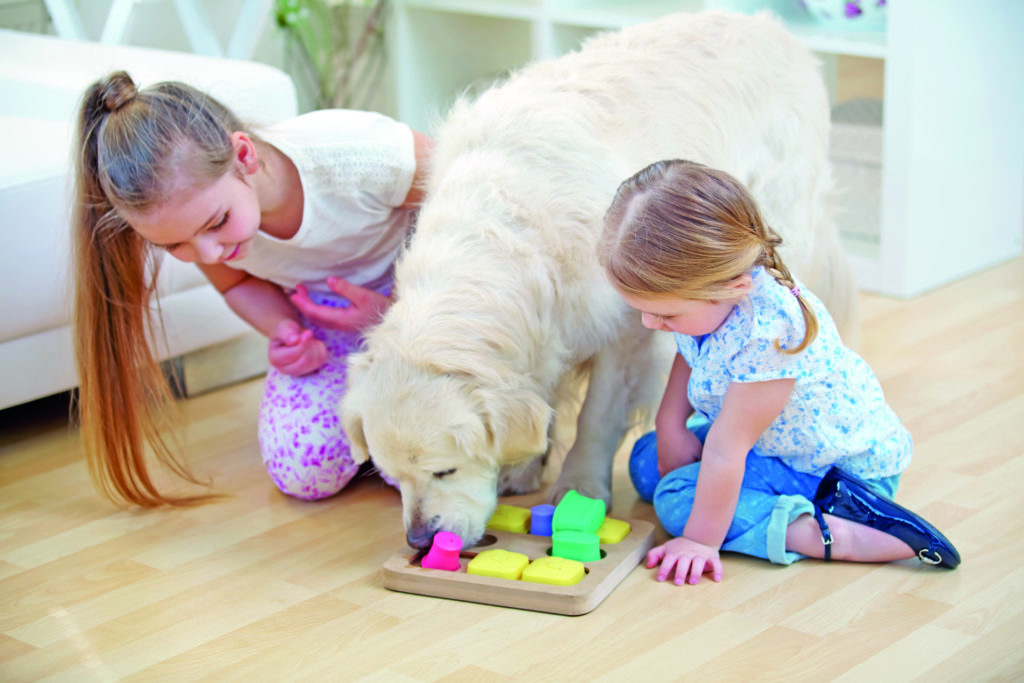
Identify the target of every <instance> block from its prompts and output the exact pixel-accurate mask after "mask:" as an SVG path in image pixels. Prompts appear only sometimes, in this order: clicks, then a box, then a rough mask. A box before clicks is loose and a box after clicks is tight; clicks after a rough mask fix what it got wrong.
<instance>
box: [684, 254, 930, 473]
mask: <svg viewBox="0 0 1024 683" xmlns="http://www.w3.org/2000/svg"><path fill="white" fill-rule="evenodd" d="M752 276H753V287H752V288H751V291H750V294H749V295H748V296H747V297H745V298H744V299H743V300H742V301H740V302H739V303H738V304H737V305H736V306H735V307H734V308H733V310H732V312H731V313H730V314H729V316H728V317H727V318H726V319H725V322H723V323H722V325H721V326H720V327H719V328H718V329H717V330H715V331H714V332H713V333H711V334H709V335H706V336H705V337H703V338H701V339H697V338H695V337H691V336H688V335H683V334H676V335H675V337H676V345H677V347H678V349H679V352H680V353H681V354H682V355H683V358H684V359H685V360H686V362H687V363H688V364H689V366H690V368H691V369H692V372H691V374H690V383H689V387H688V392H689V398H690V404H691V405H692V406H693V408H694V409H695V410H696V411H698V412H699V413H701V414H703V415H704V416H705V417H707V418H708V419H709V420H711V421H714V420H715V418H716V417H718V415H719V413H720V412H721V410H722V403H723V401H724V399H725V393H726V390H727V389H728V388H729V385H730V384H731V383H732V382H764V381H769V380H775V379H784V378H795V379H796V384H795V386H794V388H793V393H792V395H791V397H790V400H789V402H788V403H787V404H786V407H785V408H784V409H783V411H782V413H781V414H780V415H779V416H778V417H777V418H776V419H775V420H774V421H773V422H772V424H771V425H770V426H769V427H768V429H767V430H766V431H765V433H764V434H762V435H761V438H760V439H759V440H758V441H757V443H756V444H755V445H754V449H753V452H754V453H755V454H757V455H764V456H773V457H779V458H786V460H787V463H788V464H789V465H790V466H791V467H792V468H793V469H796V470H798V471H801V472H808V473H811V474H823V473H824V472H825V471H826V470H827V469H828V468H829V467H831V466H832V465H839V466H841V467H842V468H843V469H844V470H846V471H848V472H850V473H851V474H854V475H857V476H860V477H862V478H865V479H874V478H878V477H887V476H892V475H894V474H898V473H900V472H902V471H903V470H904V469H906V467H907V465H908V464H909V463H910V458H911V453H912V450H913V442H912V440H911V437H910V433H909V432H908V431H907V430H906V428H905V427H904V426H903V424H902V423H901V422H900V420H899V418H898V417H897V416H896V414H895V413H894V412H893V410H892V409H891V408H890V407H889V405H888V404H887V403H886V402H885V397H884V395H883V393H882V387H881V385H880V384H879V382H878V379H877V378H876V376H875V374H874V372H873V371H872V370H871V368H870V367H869V366H868V364H867V363H866V362H865V361H864V360H863V359H862V358H861V357H860V356H858V355H857V354H856V353H855V352H854V351H853V350H851V349H850V348H848V347H847V346H845V345H844V344H843V342H842V340H841V339H840V338H839V333H838V331H837V330H836V326H835V323H834V322H833V320H832V317H831V315H829V313H828V311H827V309H826V308H825V306H824V305H823V304H822V303H821V301H820V300H819V299H818V298H817V297H816V296H814V295H813V294H812V293H810V292H808V291H807V289H806V288H804V287H803V286H802V285H801V289H802V291H803V297H804V300H805V301H807V302H809V303H810V304H811V306H812V308H813V310H814V312H815V314H816V315H817V317H818V326H819V330H818V335H817V337H816V338H815V340H814V341H813V342H812V343H811V345H810V346H809V347H808V348H806V349H805V350H804V351H802V352H800V353H797V354H794V355H788V354H784V353H781V352H780V351H779V350H777V349H776V348H775V340H776V339H778V340H779V343H780V344H781V345H782V346H783V348H792V347H793V346H796V345H798V344H799V343H800V340H802V339H803V336H804V320H803V315H802V314H801V311H800V305H799V302H798V301H797V298H796V296H794V295H793V293H792V292H790V291H789V289H787V288H786V287H785V286H783V285H781V284H779V283H778V282H777V281H776V280H775V279H774V278H773V277H772V276H771V275H770V274H769V273H768V272H766V271H765V269H764V268H762V267H760V266H759V267H757V268H755V269H754V270H753V272H752Z"/></svg>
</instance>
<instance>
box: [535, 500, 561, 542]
mask: <svg viewBox="0 0 1024 683" xmlns="http://www.w3.org/2000/svg"><path fill="white" fill-rule="evenodd" d="M554 514H555V506H554V505H550V504H548V503H544V504H542V505H534V506H533V507H532V508H530V533H531V534H533V535H534V536H550V535H551V518H552V517H553V516H554Z"/></svg>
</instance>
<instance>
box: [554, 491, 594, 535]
mask: <svg viewBox="0 0 1024 683" xmlns="http://www.w3.org/2000/svg"><path fill="white" fill-rule="evenodd" d="M604 515H605V505H604V501H603V500H599V499H596V498H587V497H586V496H584V495H581V494H579V493H577V492H576V491H569V492H568V493H566V494H565V496H564V497H563V498H562V502H560V503H559V504H558V506H557V507H556V508H555V515H554V517H552V518H551V529H552V530H553V531H555V532H558V531H585V532H587V533H596V532H597V530H598V529H599V528H600V527H601V523H602V522H604Z"/></svg>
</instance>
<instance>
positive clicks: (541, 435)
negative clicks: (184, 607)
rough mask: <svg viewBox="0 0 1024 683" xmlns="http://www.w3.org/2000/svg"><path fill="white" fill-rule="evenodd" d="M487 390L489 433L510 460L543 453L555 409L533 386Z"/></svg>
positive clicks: (485, 404) (486, 407)
mask: <svg viewBox="0 0 1024 683" xmlns="http://www.w3.org/2000/svg"><path fill="white" fill-rule="evenodd" d="M480 391H486V392H487V394H488V395H487V396H486V397H485V400H484V402H483V403H484V406H485V412H486V426H487V431H488V434H489V435H491V437H492V438H493V439H494V441H495V444H496V446H497V447H498V448H499V449H500V450H501V451H502V453H503V454H504V455H505V458H506V461H507V462H514V461H517V460H520V459H523V458H526V457H530V456H535V455H540V454H541V453H544V452H545V451H546V450H547V448H548V423H549V422H550V421H551V415H552V412H553V411H552V409H551V406H550V405H549V404H548V402H547V401H545V400H544V399H542V398H541V397H540V396H538V395H537V394H536V393H535V392H533V391H530V390H529V389H517V390H512V391H509V390H507V389H504V390H480Z"/></svg>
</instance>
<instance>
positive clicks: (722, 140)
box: [342, 12, 854, 547]
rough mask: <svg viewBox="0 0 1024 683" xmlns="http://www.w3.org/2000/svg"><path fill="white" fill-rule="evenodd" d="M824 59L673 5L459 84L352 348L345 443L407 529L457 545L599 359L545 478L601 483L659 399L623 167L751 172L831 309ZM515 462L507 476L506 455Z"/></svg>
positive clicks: (662, 342) (766, 33)
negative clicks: (564, 49) (424, 187)
mask: <svg viewBox="0 0 1024 683" xmlns="http://www.w3.org/2000/svg"><path fill="white" fill-rule="evenodd" d="M828 127H829V112H828V102H827V98H826V93H825V89H824V84H823V82H822V79H821V75H820V73H819V66H818V63H817V61H816V60H815V59H814V58H813V56H812V55H811V53H810V52H809V51H808V50H807V49H806V48H805V47H803V46H802V45H801V44H800V43H799V42H798V41H797V40H796V39H794V38H793V37H792V36H791V35H789V34H788V33H787V32H786V31H785V30H784V28H783V27H782V26H781V25H780V24H779V23H778V22H777V21H776V20H774V19H773V18H771V17H768V16H753V17H752V16H745V15H733V14H726V13H718V12H712V13H699V14H678V15H673V16H668V17H665V18H662V19H659V20H657V21H654V22H651V23H648V24H644V25H640V26H636V27H632V28H628V29H625V30H623V31H619V32H615V33H607V34H602V35H600V36H596V37H594V38H592V39H591V40H589V41H588V42H587V43H586V44H585V45H584V46H583V47H582V49H580V50H579V51H577V52H574V53H572V54H569V55H566V56H564V57H560V58H558V59H554V60H549V61H542V62H538V63H535V64H533V65H531V66H528V67H526V68H524V69H522V70H521V71H519V72H517V73H514V74H513V75H512V76H511V77H510V78H509V79H508V80H507V81H506V82H504V83H503V84H501V85H498V86H495V87H493V88H491V89H489V90H487V91H486V92H484V93H483V94H482V95H481V96H480V97H479V98H478V99H477V100H476V101H475V102H473V103H469V102H466V101H461V102H459V103H457V104H456V106H455V107H454V109H453V111H452V112H451V113H450V115H449V116H448V119H447V121H446V122H445V123H444V124H443V126H442V128H441V129H440V131H439V134H438V135H437V148H436V154H435V157H434V160H433V167H432V178H431V181H430V184H429V187H428V192H427V200H426V202H425V203H424V205H423V207H422V210H421V212H420V215H419V222H418V227H417V230H416V233H415V235H414V236H413V238H412V240H411V242H410V244H409V246H408V249H407V251H406V252H405V253H404V255H403V256H402V257H401V259H400V261H399V263H398V265H397V269H396V289H397V293H398V298H397V301H396V302H395V304H394V305H393V306H392V307H391V309H390V310H389V311H388V312H387V314H386V315H385V317H384V318H383V320H382V322H381V323H380V324H379V325H378V326H377V327H375V328H374V329H373V330H372V331H371V332H370V333H369V334H368V339H367V348H366V350H365V351H363V352H361V353H360V354H358V355H356V356H354V357H353V358H352V361H351V364H350V370H349V377H348V382H349V387H348V393H347V395H346V397H345V399H344V401H343V404H342V414H343V418H344V426H345V430H346V431H347V433H348V436H349V438H350V440H351V445H352V451H353V454H354V456H355V457H356V459H357V460H365V459H366V458H367V457H369V456H370V455H372V456H373V460H374V462H375V463H376V465H377V467H379V468H380V470H382V471H383V472H384V473H386V474H388V475H390V476H391V477H394V478H395V479H397V480H398V481H399V483H400V486H401V493H402V503H403V508H404V521H405V529H406V536H407V539H408V541H409V543H410V545H412V546H414V547H426V546H428V545H429V544H430V541H431V539H432V538H433V535H434V533H435V532H437V531H439V530H448V531H453V532H455V533H457V534H458V535H459V536H461V537H462V538H463V540H464V541H465V543H466V544H467V545H470V544H473V543H475V542H476V541H477V540H479V538H480V537H481V536H482V535H483V532H484V527H485V525H486V523H487V521H488V519H489V517H490V515H491V514H492V512H493V510H494V506H495V504H496V500H497V496H498V495H499V493H505V492H527V491H528V490H531V489H534V490H535V489H536V488H537V487H538V486H539V485H540V477H539V469H538V468H537V467H534V466H530V465H529V463H530V462H531V461H534V464H536V463H537V462H539V461H541V460H543V459H541V458H538V456H541V455H544V454H545V453H546V452H547V451H548V448H549V442H550V439H549V427H550V425H551V424H552V423H553V411H554V408H553V406H554V405H555V404H556V400H557V399H558V397H559V396H560V395H561V394H560V392H562V393H564V391H565V389H566V387H567V386H568V385H569V384H571V379H572V378H574V377H579V376H580V373H581V372H587V373H589V382H588V384H587V390H586V396H585V399H584V401H583V404H582V406H581V407H580V412H579V417H578V422H577V437H576V440H575V442H574V444H573V446H572V448H571V449H570V450H569V452H568V454H567V455H566V458H565V463H564V466H563V468H562V471H561V474H560V476H559V478H558V480H557V482H556V483H555V485H554V487H553V489H552V491H551V498H552V500H558V499H559V498H560V497H561V495H562V494H564V492H565V491H567V490H569V489H577V490H578V491H579V492H580V493H582V494H584V495H587V496H591V497H596V498H602V499H604V500H605V501H606V502H609V503H610V500H611V490H610V485H611V466H612V458H613V455H614V453H615V451H616V450H617V448H618V446H619V445H620V442H621V441H622V439H623V438H624V436H625V434H626V432H627V431H628V429H629V427H630V426H631V424H632V422H631V421H632V420H635V419H636V416H637V415H639V414H643V411H644V410H649V409H650V408H652V407H653V406H655V405H656V401H657V400H658V397H659V396H660V392H661V390H662V388H663V386H664V377H665V374H666V373H667V371H668V369H669V367H670V364H671V355H672V353H673V351H672V340H671V336H670V335H654V334H652V333H650V332H649V331H647V330H645V329H644V328H643V327H642V326H641V324H640V319H639V316H638V315H637V314H635V313H631V312H630V311H629V309H627V307H626V306H625V304H624V303H623V302H622V301H621V300H620V299H619V297H618V295H617V294H616V292H615V290H613V289H612V287H611V285H610V284H609V283H608V282H607V281H606V280H605V277H604V275H603V272H602V270H601V268H600V266H599V264H598V262H597V255H596V250H595V245H596V243H597V240H598V236H599V235H600V233H601V230H602V218H603V215H604V213H605V211H606V209H607V208H608V205H609V203H610V201H611V198H612V196H613V195H614V193H615V190H616V188H617V187H618V185H619V183H620V182H621V181H622V180H624V179H625V178H627V177H628V176H630V175H632V174H633V173H635V172H636V171H638V170H639V169H640V168H642V167H644V166H646V165H648V164H649V163H652V162H654V161H656V160H659V159H664V158H685V159H691V160H695V161H700V162H702V163H704V164H707V165H710V166H714V167H717V168H721V169H723V170H725V171H727V172H729V173H731V174H733V175H734V176H736V177H737V178H738V179H739V180H741V181H742V182H744V183H745V184H746V185H747V186H748V187H749V188H750V190H751V191H752V193H753V195H754V196H755V197H756V198H757V199H758V200H759V202H760V203H761V207H762V210H763V212H764V214H765V217H766V219H767V220H768V222H769V224H770V225H772V226H773V227H774V228H775V229H776V230H777V231H778V232H779V233H780V234H781V235H782V237H783V239H784V240H785V245H784V247H783V250H782V252H781V253H782V255H783V258H784V259H785V260H786V263H787V265H789V266H790V268H791V269H792V270H793V272H794V273H796V274H797V275H798V277H800V278H801V279H802V280H803V281H804V282H805V283H806V284H807V285H808V286H810V287H811V288H812V289H813V290H814V291H815V293H817V294H818V295H819V296H821V297H822V298H823V299H824V300H825V302H826V303H827V304H828V305H829V306H830V308H831V310H832V311H833V313H834V314H835V316H836V318H837V320H839V321H840V324H841V325H842V324H843V322H844V321H848V320H849V319H850V316H852V313H853V311H852V302H853V300H854V299H853V297H854V289H853V286H852V283H851V281H850V276H849V272H848V269H847V267H846V265H845V261H844V260H843V256H842V253H841V250H840V247H839V243H838V237H837V233H836V229H835V226H834V223H833V222H832V218H831V215H830V213H829V211H828V208H827V203H826V193H827V191H828V189H829V185H830V173H829V167H828V161H827V156H826V150H827V137H828ZM509 467H512V468H516V469H517V472H516V475H517V476H514V477H507V476H502V474H501V471H502V468H505V471H506V473H507V471H508V468H509Z"/></svg>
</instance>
